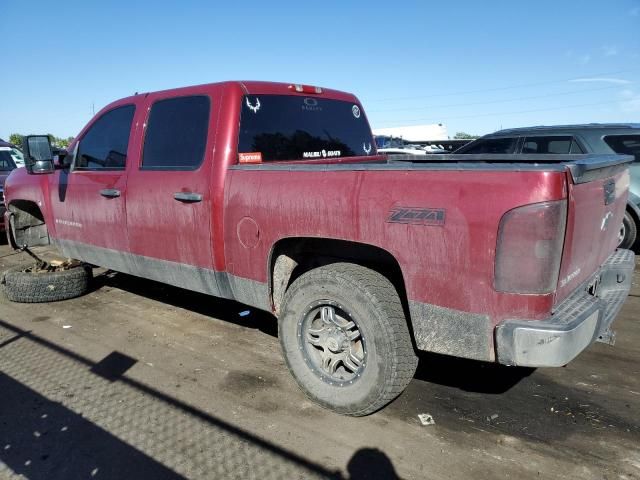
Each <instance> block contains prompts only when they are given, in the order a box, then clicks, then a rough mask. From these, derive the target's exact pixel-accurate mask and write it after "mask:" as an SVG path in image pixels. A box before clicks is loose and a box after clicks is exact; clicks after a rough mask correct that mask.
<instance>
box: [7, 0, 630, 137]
mask: <svg viewBox="0 0 640 480" xmlns="http://www.w3.org/2000/svg"><path fill="white" fill-rule="evenodd" d="M0 19H1V20H2V21H0V52H1V56H0V58H2V64H3V65H4V70H5V71H4V72H3V74H2V75H0V138H4V139H7V138H8V137H9V135H10V134H11V133H21V134H33V133H52V134H54V135H56V136H58V137H69V136H75V135H76V134H77V133H78V132H79V131H80V130H81V128H82V127H83V126H84V125H85V124H86V123H87V122H88V121H89V120H90V119H91V117H92V113H93V112H94V111H95V112H97V111H98V110H100V108H102V107H103V106H105V105H106V104H108V103H110V102H111V101H114V100H117V99H118V98H121V97H125V96H129V95H131V94H134V93H135V92H148V91H154V90H162V89H167V88H173V87H181V86H187V85H196V84H202V83H209V82H216V81H222V80H270V81H283V82H289V83H305V84H310V85H318V86H323V87H327V88H335V89H338V90H345V91H348V92H352V93H355V94H356V95H357V96H358V98H359V99H360V100H361V102H362V103H363V105H364V108H365V110H366V112H367V115H368V118H369V121H370V123H371V125H372V127H373V128H382V127H395V126H404V125H416V124H425V123H442V124H444V125H445V126H446V127H447V129H448V132H449V134H450V135H451V136H453V135H454V134H455V133H456V132H460V131H464V132H467V133H471V134H478V135H481V134H486V133H490V132H492V131H495V130H497V129H500V128H508V127H516V126H530V125H540V124H546V125H553V124H562V123H585V122H640V0H609V1H607V2H604V1H592V0H581V1H563V2H559V1H546V0H537V1H535V2H533V1H528V2H513V1H510V2H506V1H505V2H502V1H486V2H477V1H476V2H472V1H466V0H458V1H456V2H425V1H413V2H412V1H403V0H397V1H393V2H378V1H356V0H354V1H345V0H342V1H333V0H325V1H323V2H300V1H275V0H273V1H253V0H245V1H243V2H214V1H192V0H182V1H180V2H167V1H153V2H152V1H132V0H129V1H121V0H111V1H109V2H87V1H86V0H84V1H81V2H76V1H61V2H50V1H42V2H39V1H30V2H21V1H17V0H16V1H14V0H0Z"/></svg>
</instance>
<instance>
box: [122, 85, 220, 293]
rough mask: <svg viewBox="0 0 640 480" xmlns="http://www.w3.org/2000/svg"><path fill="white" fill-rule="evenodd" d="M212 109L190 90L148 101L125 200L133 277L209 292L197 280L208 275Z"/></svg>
mask: <svg viewBox="0 0 640 480" xmlns="http://www.w3.org/2000/svg"><path fill="white" fill-rule="evenodd" d="M217 103H218V102H217V101H216V99H214V98H211V97H210V96H209V95H208V94H206V93H204V92H202V93H200V92H197V91H196V92H194V93H192V94H190V95H185V96H179V97H176V96H171V97H167V96H166V93H165V94H163V93H162V92H161V93H157V94H151V95H149V96H148V97H147V103H146V106H145V108H146V109H147V111H148V115H147V120H146V123H145V125H144V128H145V131H144V136H143V141H142V150H141V151H142V153H141V157H140V162H139V165H137V166H136V168H132V169H131V172H130V176H129V179H128V194H127V229H128V234H129V241H130V249H131V253H133V254H134V255H135V263H136V271H137V273H138V274H139V275H141V276H144V277H147V278H153V279H156V280H160V281H164V282H167V283H171V284H174V285H181V286H185V287H188V288H191V289H194V290H198V291H206V292H213V293H215V290H212V286H211V285H209V281H208V280H207V279H204V278H203V277H202V276H201V275H200V273H202V271H203V270H212V269H213V249H212V242H211V192H210V179H211V169H212V155H213V141H214V135H215V124H214V120H213V119H214V118H216V117H215V116H214V115H215V112H216V111H217ZM193 282H196V283H195V284H194V283H193Z"/></svg>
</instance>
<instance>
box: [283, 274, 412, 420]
mask: <svg viewBox="0 0 640 480" xmlns="http://www.w3.org/2000/svg"><path fill="white" fill-rule="evenodd" d="M279 338H280V343H281V345H282V349H283V352H284V357H285V360H286V362H287V366H288V367H289V370H290V371H291V373H292V375H293V376H294V378H295V379H296V381H297V382H298V384H299V385H300V387H301V388H302V390H303V391H304V392H305V393H306V394H307V396H308V397H309V398H311V399H312V400H313V401H314V402H316V403H318V404H320V405H322V406H324V407H326V408H329V409H331V410H334V411H336V412H338V413H342V414H345V415H352V416H362V415H368V414H370V413H373V412H375V411H376V410H378V409H380V408H382V407H383V406H385V405H386V404H387V403H389V402H390V401H391V400H393V399H394V398H395V397H397V396H398V395H399V394H400V393H401V392H402V391H403V390H404V389H405V387H406V386H407V385H408V384H409V382H410V381H411V379H412V378H413V374H414V373H415V370H416V367H417V364H418V358H417V356H416V354H415V351H414V349H413V345H412V342H411V337H410V334H409V328H408V326H407V321H406V318H405V315H404V312H403V309H402V304H401V302H400V298H399V297H398V293H397V292H396V290H395V288H394V287H393V285H392V284H391V282H389V280H387V279H386V278H385V277H384V276H382V275H380V274H379V273H377V272H374V271H373V270H370V269H368V268H364V267H361V266H359V265H354V264H349V263H334V264H331V265H327V266H323V267H320V268H316V269H314V270H311V271H309V272H306V273H304V274H303V275H301V276H300V277H299V278H298V279H297V280H295V281H294V282H293V284H292V285H291V287H290V288H289V289H288V290H287V292H286V294H285V297H284V301H283V308H282V315H281V317H280V322H279Z"/></svg>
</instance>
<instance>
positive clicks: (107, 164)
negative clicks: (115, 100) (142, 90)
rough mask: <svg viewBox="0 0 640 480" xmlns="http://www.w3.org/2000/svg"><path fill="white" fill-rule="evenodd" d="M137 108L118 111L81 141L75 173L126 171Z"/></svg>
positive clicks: (108, 115)
mask: <svg viewBox="0 0 640 480" xmlns="http://www.w3.org/2000/svg"><path fill="white" fill-rule="evenodd" d="M135 108H136V107H135V106H134V105H126V106H123V107H118V108H114V109H113V110H110V111H108V112H107V113H105V114H104V115H102V116H101V117H100V118H98V119H97V120H96V121H95V122H94V123H93V125H91V127H90V128H89V130H88V131H87V133H85V135H84V136H83V137H82V139H81V140H80V144H79V146H78V155H77V157H76V163H75V167H74V169H75V170H124V167H125V164H126V159H127V148H128V147H129V134H130V132H131V123H132V121H133V114H134V112H135Z"/></svg>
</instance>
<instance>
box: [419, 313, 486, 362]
mask: <svg viewBox="0 0 640 480" xmlns="http://www.w3.org/2000/svg"><path fill="white" fill-rule="evenodd" d="M409 311H410V313H411V323H412V325H413V333H414V337H415V340H416V346H417V347H418V349H420V350H425V351H429V352H435V353H442V354H445V355H453V356H455V357H463V358H471V359H474V360H484V361H493V360H494V355H493V348H492V327H491V322H490V319H489V317H488V316H487V315H479V314H475V313H467V312H460V311H458V310H451V309H449V308H444V307H438V306H435V305H429V304H426V303H420V302H414V301H410V302H409Z"/></svg>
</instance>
